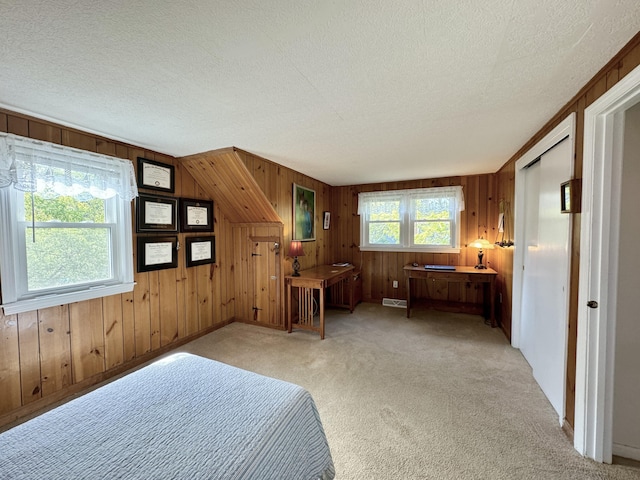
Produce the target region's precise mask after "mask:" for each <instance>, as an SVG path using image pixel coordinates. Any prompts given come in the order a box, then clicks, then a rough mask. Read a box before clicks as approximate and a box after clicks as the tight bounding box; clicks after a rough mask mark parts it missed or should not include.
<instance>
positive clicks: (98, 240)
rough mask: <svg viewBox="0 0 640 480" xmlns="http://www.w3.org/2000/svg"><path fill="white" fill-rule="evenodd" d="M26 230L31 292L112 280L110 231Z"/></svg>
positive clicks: (28, 283)
mask: <svg viewBox="0 0 640 480" xmlns="http://www.w3.org/2000/svg"><path fill="white" fill-rule="evenodd" d="M35 233H36V241H35V243H34V242H33V238H32V235H33V229H32V228H26V229H25V234H26V238H25V240H26V249H27V285H28V289H29V291H32V290H41V289H44V288H52V287H64V286H68V285H75V284H79V283H88V282H96V281H101V280H108V279H110V278H111V277H112V272H111V258H110V230H109V229H108V228H41V227H37V228H36V232H35Z"/></svg>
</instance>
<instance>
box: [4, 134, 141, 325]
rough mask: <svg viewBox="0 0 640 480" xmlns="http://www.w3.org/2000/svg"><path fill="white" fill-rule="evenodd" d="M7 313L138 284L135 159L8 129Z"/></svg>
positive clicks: (5, 296)
mask: <svg viewBox="0 0 640 480" xmlns="http://www.w3.org/2000/svg"><path fill="white" fill-rule="evenodd" d="M0 187H4V188H0V222H1V224H2V225H3V229H2V232H1V233H0V242H1V244H0V267H1V269H0V275H1V279H2V303H3V305H2V306H3V309H4V312H5V314H7V315H10V314H13V313H20V312H24V311H29V310H35V309H39V308H45V307H49V306H53V305H60V304H65V303H70V302H76V301H81V300H88V299H91V298H98V297H102V296H106V295H113V294H116V293H123V292H127V291H131V290H132V289H133V254H132V231H131V199H132V198H133V197H134V196H135V195H137V187H136V184H135V176H134V172H133V166H132V164H131V162H129V161H126V160H121V159H117V158H113V157H107V156H105V155H97V154H93V153H89V152H84V151H81V150H75V149H71V148H66V147H61V146H59V145H54V144H49V143H46V142H37V141H33V140H30V139H26V138H23V137H17V136H14V135H4V134H2V135H0Z"/></svg>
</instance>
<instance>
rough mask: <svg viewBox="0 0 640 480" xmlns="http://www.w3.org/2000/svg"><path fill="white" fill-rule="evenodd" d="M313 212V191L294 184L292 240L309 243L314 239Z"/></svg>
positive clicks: (314, 196)
mask: <svg viewBox="0 0 640 480" xmlns="http://www.w3.org/2000/svg"><path fill="white" fill-rule="evenodd" d="M315 211H316V192H315V190H312V189H310V188H306V187H303V186H301V185H297V184H295V183H294V184H293V236H292V238H291V239H292V240H299V241H301V242H309V241H312V240H315V239H316V225H315V223H316V220H315Z"/></svg>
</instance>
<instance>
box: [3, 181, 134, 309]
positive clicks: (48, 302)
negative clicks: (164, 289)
mask: <svg viewBox="0 0 640 480" xmlns="http://www.w3.org/2000/svg"><path fill="white" fill-rule="evenodd" d="M21 201H23V196H22V193H21V192H18V191H16V190H15V189H13V188H4V189H0V204H1V211H0V222H2V225H3V226H5V228H3V229H2V237H1V238H0V241H1V242H2V245H1V246H0V259H1V261H2V267H3V268H2V270H1V271H0V275H1V278H2V302H3V305H2V307H3V309H4V313H5V315H12V314H15V313H22V312H27V311H32V310H38V309H41V308H47V307H52V306H55V305H62V304H68V303H72V302H79V301H83V300H91V299H94V298H99V297H104V296H108V295H115V294H119V293H126V292H130V291H132V290H133V286H134V282H133V245H132V243H133V233H132V227H131V223H132V222H131V204H130V202H128V201H125V200H122V199H121V198H120V197H119V196H114V197H112V198H110V199H107V200H105V202H106V205H105V206H106V208H109V209H112V213H113V215H114V218H113V219H114V220H115V224H113V222H106V223H100V224H98V225H99V226H105V225H111V224H113V227H112V229H111V234H110V255H111V267H112V276H111V278H110V279H109V280H107V281H95V282H86V283H82V284H75V285H66V286H61V287H52V288H48V289H43V290H39V291H32V292H29V290H28V286H27V282H28V280H27V258H26V243H25V234H26V230H27V228H30V227H31V225H32V224H31V223H30V222H28V221H24V220H19V219H18V210H19V205H20V203H21ZM38 225H41V226H51V227H54V228H56V227H60V226H61V225H64V227H62V228H67V227H81V228H96V224H85V225H83V224H82V223H66V222H61V223H52V224H50V225H48V224H47V222H36V228H38ZM21 237H22V238H21ZM36 239H37V230H36ZM16 252H17V255H16Z"/></svg>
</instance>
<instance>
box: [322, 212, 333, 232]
mask: <svg viewBox="0 0 640 480" xmlns="http://www.w3.org/2000/svg"><path fill="white" fill-rule="evenodd" d="M330 226H331V212H324V213H323V219H322V229H323V230H329V227H330Z"/></svg>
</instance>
